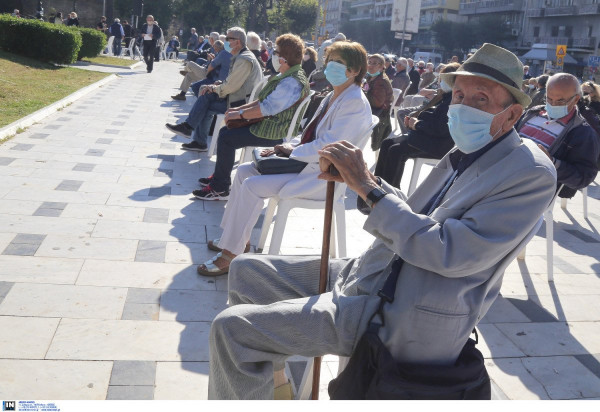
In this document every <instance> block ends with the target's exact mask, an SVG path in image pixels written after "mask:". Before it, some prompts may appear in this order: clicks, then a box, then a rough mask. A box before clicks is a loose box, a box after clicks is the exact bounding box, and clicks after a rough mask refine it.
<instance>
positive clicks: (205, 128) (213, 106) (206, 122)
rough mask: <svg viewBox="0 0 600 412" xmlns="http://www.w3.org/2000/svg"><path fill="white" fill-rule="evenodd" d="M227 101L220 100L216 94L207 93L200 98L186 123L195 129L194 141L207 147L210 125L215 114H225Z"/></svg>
mask: <svg viewBox="0 0 600 412" xmlns="http://www.w3.org/2000/svg"><path fill="white" fill-rule="evenodd" d="M225 110H227V99H220V98H219V96H218V95H217V94H216V93H205V94H203V95H202V96H198V100H196V103H194V107H192V110H191V111H190V114H189V116H188V118H187V119H186V122H187V123H188V124H189V125H190V126H192V127H193V128H194V136H193V139H194V140H195V141H196V142H198V143H199V144H200V145H202V146H206V143H207V141H208V132H209V130H210V124H211V123H212V118H213V116H214V115H215V114H220V113H225Z"/></svg>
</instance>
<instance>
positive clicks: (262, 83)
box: [247, 77, 269, 103]
mask: <svg viewBox="0 0 600 412" xmlns="http://www.w3.org/2000/svg"><path fill="white" fill-rule="evenodd" d="M268 81H269V79H268V78H267V77H263V78H262V79H261V80H260V81H259V82H257V83H256V84H255V85H254V88H253V89H252V93H250V97H249V98H248V102H247V103H250V102H253V101H255V100H256V96H258V93H260V91H261V90H262V89H263V87H265V84H267V82H268Z"/></svg>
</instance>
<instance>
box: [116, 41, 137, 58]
mask: <svg viewBox="0 0 600 412" xmlns="http://www.w3.org/2000/svg"><path fill="white" fill-rule="evenodd" d="M135 49H136V46H135V38H133V39H131V40H130V41H129V45H128V47H123V48H122V49H121V55H120V56H119V57H123V56H124V55H125V53H127V52H129V57H130V58H131V60H133V59H135Z"/></svg>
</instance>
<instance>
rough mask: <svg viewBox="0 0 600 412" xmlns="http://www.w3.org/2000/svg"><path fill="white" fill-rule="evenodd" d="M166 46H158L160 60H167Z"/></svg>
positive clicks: (165, 44)
mask: <svg viewBox="0 0 600 412" xmlns="http://www.w3.org/2000/svg"><path fill="white" fill-rule="evenodd" d="M167 46H168V44H167V43H166V42H165V43H163V44H162V45H161V46H160V55H159V56H160V59H163V60H167Z"/></svg>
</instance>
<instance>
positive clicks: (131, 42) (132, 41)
mask: <svg viewBox="0 0 600 412" xmlns="http://www.w3.org/2000/svg"><path fill="white" fill-rule="evenodd" d="M133 46H135V37H134V38H133V39H131V41H130V42H129V47H128V49H129V50H133Z"/></svg>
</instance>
